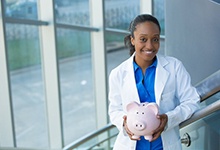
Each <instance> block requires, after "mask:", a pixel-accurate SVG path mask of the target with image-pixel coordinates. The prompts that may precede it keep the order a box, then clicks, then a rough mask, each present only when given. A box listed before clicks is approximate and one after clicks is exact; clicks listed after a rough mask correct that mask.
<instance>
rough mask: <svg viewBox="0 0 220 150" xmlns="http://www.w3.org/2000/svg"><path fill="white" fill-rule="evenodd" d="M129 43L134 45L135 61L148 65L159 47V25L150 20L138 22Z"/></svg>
mask: <svg viewBox="0 0 220 150" xmlns="http://www.w3.org/2000/svg"><path fill="white" fill-rule="evenodd" d="M131 43H132V45H134V47H135V52H136V54H135V61H136V62H137V63H138V62H139V63H147V64H148V65H150V64H151V63H152V62H153V59H154V57H155V56H156V54H157V52H158V50H159V47H160V31H159V27H158V26H157V25H156V24H155V23H153V22H150V21H146V22H143V23H140V24H138V25H137V26H136V30H135V31H134V37H131Z"/></svg>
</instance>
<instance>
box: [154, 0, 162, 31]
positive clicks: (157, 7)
mask: <svg viewBox="0 0 220 150" xmlns="http://www.w3.org/2000/svg"><path fill="white" fill-rule="evenodd" d="M164 7H165V2H164V1H161V0H153V15H154V16H155V17H156V18H157V19H158V21H159V22H160V26H161V35H165V15H164Z"/></svg>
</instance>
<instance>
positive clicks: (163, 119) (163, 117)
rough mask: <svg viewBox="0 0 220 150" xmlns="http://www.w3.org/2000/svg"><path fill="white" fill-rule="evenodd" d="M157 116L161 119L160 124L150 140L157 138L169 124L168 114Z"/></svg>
mask: <svg viewBox="0 0 220 150" xmlns="http://www.w3.org/2000/svg"><path fill="white" fill-rule="evenodd" d="M157 118H158V119H160V126H159V127H158V128H157V129H156V130H154V131H153V132H152V135H153V138H152V140H151V141H150V142H152V141H154V140H156V139H157V138H158V137H159V136H160V135H161V133H162V132H163V131H164V129H165V127H166V125H167V121H168V117H167V115H166V114H161V115H157Z"/></svg>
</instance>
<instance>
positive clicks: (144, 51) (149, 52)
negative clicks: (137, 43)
mask: <svg viewBox="0 0 220 150" xmlns="http://www.w3.org/2000/svg"><path fill="white" fill-rule="evenodd" d="M142 52H143V53H145V54H153V53H154V52H155V51H154V50H142Z"/></svg>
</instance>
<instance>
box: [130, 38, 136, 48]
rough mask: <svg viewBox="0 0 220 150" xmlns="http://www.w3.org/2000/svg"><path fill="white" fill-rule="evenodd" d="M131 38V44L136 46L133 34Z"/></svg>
mask: <svg viewBox="0 0 220 150" xmlns="http://www.w3.org/2000/svg"><path fill="white" fill-rule="evenodd" d="M130 39H131V44H132V45H133V46H134V45H135V44H134V38H133V37H132V36H130Z"/></svg>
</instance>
